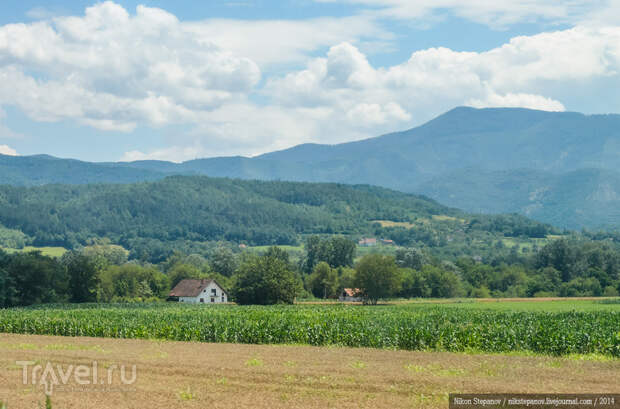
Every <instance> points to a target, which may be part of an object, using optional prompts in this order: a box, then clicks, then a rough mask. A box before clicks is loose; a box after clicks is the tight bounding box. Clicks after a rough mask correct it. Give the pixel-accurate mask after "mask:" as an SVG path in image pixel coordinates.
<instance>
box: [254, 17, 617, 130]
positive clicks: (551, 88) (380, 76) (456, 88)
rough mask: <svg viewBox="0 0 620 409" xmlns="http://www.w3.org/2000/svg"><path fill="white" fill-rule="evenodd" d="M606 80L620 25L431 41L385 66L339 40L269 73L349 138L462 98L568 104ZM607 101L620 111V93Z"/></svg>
mask: <svg viewBox="0 0 620 409" xmlns="http://www.w3.org/2000/svg"><path fill="white" fill-rule="evenodd" d="M601 80H602V81H608V83H609V84H617V83H618V82H619V81H620V27H607V28H598V29H595V28H588V27H575V28H572V29H568V30H562V31H557V32H550V33H542V34H538V35H534V36H528V37H525V36H523V37H516V38H513V39H512V40H511V41H510V42H508V43H506V44H504V45H503V46H501V47H498V48H495V49H492V50H489V51H486V52H480V53H477V52H457V51H453V50H450V49H448V48H430V49H426V50H420V51H416V52H414V53H413V54H412V55H411V58H409V60H408V61H406V62H404V63H402V64H397V65H394V66H391V67H386V68H375V67H372V66H371V65H370V64H369V63H368V61H367V59H366V58H365V56H364V55H363V54H362V53H361V52H359V51H358V50H357V49H356V48H355V47H354V46H352V45H350V44H340V45H338V46H334V47H332V48H331V49H330V50H329V52H328V53H327V55H326V57H324V58H316V59H314V60H312V61H310V62H309V63H308V65H307V67H306V69H304V70H301V71H297V72H292V73H289V74H287V75H285V76H283V77H280V78H273V79H270V80H269V82H268V84H267V86H266V88H265V92H266V93H267V94H268V95H270V96H271V97H272V98H274V100H275V101H276V102H277V103H279V104H280V105H282V106H286V107H288V108H291V107H305V108H317V107H322V108H329V112H330V114H329V115H328V116H327V118H326V120H325V124H324V126H322V127H319V129H320V131H319V133H320V134H324V135H329V137H330V138H334V135H337V138H339V139H340V140H343V139H344V140H346V139H349V138H354V135H355V134H359V133H366V134H367V135H368V136H371V135H373V134H379V133H382V132H389V131H393V130H395V129H399V128H404V127H407V126H413V125H416V124H419V123H421V122H423V121H425V120H428V119H430V118H431V117H433V116H435V115H438V114H440V113H442V112H444V111H446V110H448V109H451V108H453V107H454V106H457V105H471V106H475V107H498V106H506V107H524V108H532V109H541V110H548V111H563V110H565V105H564V104H563V103H562V100H563V99H564V97H565V96H566V95H567V93H570V92H571V91H570V90H571V88H572V87H573V86H574V84H577V83H579V84H587V83H588V82H591V81H601ZM608 103H609V104H610V106H609V109H610V110H611V111H617V110H620V97H618V96H612V97H610V98H609V100H608ZM332 141H333V139H332Z"/></svg>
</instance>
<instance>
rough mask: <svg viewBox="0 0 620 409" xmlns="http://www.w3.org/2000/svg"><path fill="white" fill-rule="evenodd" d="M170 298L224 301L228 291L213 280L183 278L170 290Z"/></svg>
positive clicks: (190, 300) (206, 302)
mask: <svg viewBox="0 0 620 409" xmlns="http://www.w3.org/2000/svg"><path fill="white" fill-rule="evenodd" d="M170 298H171V299H172V300H177V299H178V301H179V302H185V303H205V304H212V303H213V304H215V303H225V302H228V293H227V292H226V291H225V290H224V289H223V288H222V286H221V285H219V284H218V283H217V282H216V281H215V280H211V279H202V280H195V279H185V280H181V281H179V283H178V284H177V285H176V286H174V288H173V289H172V291H170Z"/></svg>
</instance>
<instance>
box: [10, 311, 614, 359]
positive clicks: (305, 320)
mask: <svg viewBox="0 0 620 409" xmlns="http://www.w3.org/2000/svg"><path fill="white" fill-rule="evenodd" d="M0 332H5V333H19V334H38V335H62V336H90V337H104V338H139V339H161V340H174V341H198V342H217V343H243V344H297V345H312V346H344V347H370V348H381V349H402V350H425V351H431V350H434V351H452V352H494V353H505V352H515V351H522V352H529V353H540V354H548V355H556V356H562V355H570V354H585V355H587V354H598V355H605V356H610V357H620V303H618V302H617V301H613V300H607V301H587V300H586V301H538V302H536V301H531V302H453V303H441V304H440V303H395V304H391V305H379V306H376V307H368V306H361V305H341V304H332V305H294V306H267V307H264V306H235V305H223V306H201V305H194V306H192V305H178V304H169V303H155V304H118V305H112V304H83V305H57V306H54V305H51V306H38V307H31V308H14V309H5V310H0Z"/></svg>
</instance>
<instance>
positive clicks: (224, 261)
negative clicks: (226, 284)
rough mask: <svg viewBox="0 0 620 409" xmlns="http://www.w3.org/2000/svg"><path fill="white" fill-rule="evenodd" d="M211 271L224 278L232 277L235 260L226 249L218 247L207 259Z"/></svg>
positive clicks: (230, 251) (235, 264) (232, 254)
mask: <svg viewBox="0 0 620 409" xmlns="http://www.w3.org/2000/svg"><path fill="white" fill-rule="evenodd" d="M209 262H210V264H211V269H212V270H213V271H215V272H217V273H219V274H221V275H223V276H225V277H230V276H232V275H233V273H234V272H235V270H236V268H237V258H236V257H235V254H234V253H233V252H232V250H231V249H229V248H228V247H218V248H216V249H215V251H214V252H213V255H212V256H211V257H210V258H209Z"/></svg>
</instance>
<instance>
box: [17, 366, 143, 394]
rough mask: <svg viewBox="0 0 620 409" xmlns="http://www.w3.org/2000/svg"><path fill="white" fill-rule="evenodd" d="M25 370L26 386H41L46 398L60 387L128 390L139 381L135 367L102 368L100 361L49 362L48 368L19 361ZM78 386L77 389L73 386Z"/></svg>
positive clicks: (65, 388) (23, 371) (24, 379)
mask: <svg viewBox="0 0 620 409" xmlns="http://www.w3.org/2000/svg"><path fill="white" fill-rule="evenodd" d="M15 364H16V365H18V366H21V367H22V382H23V384H24V385H34V386H41V387H43V388H44V389H45V393H46V394H47V395H51V394H52V393H53V392H54V388H57V387H60V388H61V389H62V390H64V391H83V390H87V389H88V390H92V389H93V388H95V389H96V390H100V391H113V390H127V385H133V384H134V383H135V382H136V380H137V378H138V373H137V368H136V365H131V367H130V370H128V368H127V367H126V366H125V365H105V366H104V367H103V368H100V366H99V363H98V362H97V361H93V362H92V363H91V365H90V366H89V365H64V366H63V365H60V364H52V363H51V362H47V363H46V364H45V365H42V364H37V363H36V362H35V361H16V362H15ZM74 385H77V386H74Z"/></svg>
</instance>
